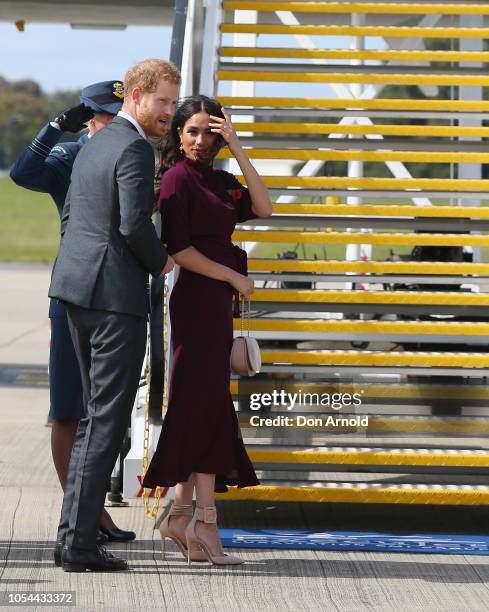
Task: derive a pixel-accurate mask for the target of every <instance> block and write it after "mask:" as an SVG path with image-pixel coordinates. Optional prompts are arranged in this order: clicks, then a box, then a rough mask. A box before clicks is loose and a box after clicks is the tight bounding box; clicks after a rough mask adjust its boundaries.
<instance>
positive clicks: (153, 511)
mask: <svg viewBox="0 0 489 612" xmlns="http://www.w3.org/2000/svg"><path fill="white" fill-rule="evenodd" d="M163 359H164V374H163V402H162V406H161V412H162V415H163V416H164V414H165V413H166V410H167V408H168V286H167V283H166V280H165V284H164V285H163ZM150 381H151V367H149V366H148V364H146V384H147V390H146V399H145V407H144V440H143V460H142V476H141V484H142V482H143V480H144V477H145V475H146V472H147V470H148V466H149V457H148V454H149V384H150ZM164 490H165V487H156V489H155V495H154V501H153V506H152V507H151V505H150V501H149V500H150V489H146V488H143V494H142V498H143V504H144V512H145V514H146V516H147V517H148V518H151V519H153V520H154V519H156V517H157V516H158V512H159V509H160V499H161V496H162V494H163V491H164Z"/></svg>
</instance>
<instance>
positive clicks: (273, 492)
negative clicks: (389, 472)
mask: <svg viewBox="0 0 489 612" xmlns="http://www.w3.org/2000/svg"><path fill="white" fill-rule="evenodd" d="M262 483H263V484H261V485H259V486H256V487H245V488H241V489H238V488H237V487H232V488H229V490H228V492H227V493H219V494H217V495H216V497H217V499H221V500H244V499H253V500H266V501H289V502H323V503H324V502H329V503H331V502H336V503H339V502H342V503H370V504H434V505H463V506H478V505H482V504H489V487H487V486H483V485H476V486H474V485H425V484H418V485H414V484H413V485H409V484H403V485H399V484H392V485H388V484H371V483H358V484H354V483H350V482H348V483H339V482H336V483H331V484H329V483H326V484H325V483H322V482H318V483H314V484H312V483H310V482H306V483H304V484H303V485H302V486H301V485H300V484H299V483H283V482H280V481H273V480H264V481H262Z"/></svg>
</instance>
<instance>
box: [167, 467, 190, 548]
mask: <svg viewBox="0 0 489 612" xmlns="http://www.w3.org/2000/svg"><path fill="white" fill-rule="evenodd" d="M194 487H195V474H190V476H189V478H188V480H187V481H186V482H179V483H178V484H177V485H176V487H175V503H174V505H175V506H192V499H193V496H194ZM170 520H171V528H172V529H174V530H175V531H176V532H177V533H178V534H179V536H180V538H181V539H182V541H183V542H185V529H186V528H187V525H188V524H189V523H190V521H191V520H192V513H190V514H188V515H187V514H174V515H172V516H171V518H170V519H169V521H170Z"/></svg>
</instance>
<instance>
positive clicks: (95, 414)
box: [58, 304, 147, 550]
mask: <svg viewBox="0 0 489 612" xmlns="http://www.w3.org/2000/svg"><path fill="white" fill-rule="evenodd" d="M66 312H67V317H68V325H69V327H70V332H71V336H72V339H73V344H74V347H75V352H76V356H77V359H78V362H79V365H80V373H81V378H82V386H83V398H84V403H85V408H86V415H87V416H86V417H85V418H83V419H81V420H80V424H79V426H78V430H77V433H76V438H75V443H74V445H73V450H72V452H71V459H70V465H69V469H68V478H67V483H66V488H65V493H64V497H63V506H62V509H61V518H60V524H59V527H58V540H65V542H66V544H67V545H68V546H73V547H75V548H81V549H87V550H91V549H94V548H95V547H96V537H97V532H98V529H99V524H100V517H101V514H102V510H103V506H104V501H105V495H106V492H107V489H108V484H109V481H110V475H111V473H112V470H113V469H114V465H115V462H116V459H117V455H118V453H119V451H120V447H121V444H122V440H123V438H124V433H125V431H126V429H127V427H128V425H129V421H130V417H131V412H132V407H133V405H134V400H135V397H136V393H137V389H138V385H139V380H140V376H141V368H142V365H143V360H144V354H145V350H146V334H147V321H146V319H144V318H142V317H137V316H134V315H129V314H123V313H117V312H107V311H103V310H90V309H86V308H81V307H79V306H75V305H73V304H66Z"/></svg>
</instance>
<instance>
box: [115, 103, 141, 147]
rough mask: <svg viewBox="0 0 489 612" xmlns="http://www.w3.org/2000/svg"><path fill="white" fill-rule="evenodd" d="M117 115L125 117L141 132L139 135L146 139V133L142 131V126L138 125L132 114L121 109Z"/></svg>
mask: <svg viewBox="0 0 489 612" xmlns="http://www.w3.org/2000/svg"><path fill="white" fill-rule="evenodd" d="M117 116H118V117H122V118H123V119H127V121H129V123H132V124H133V126H134V127H135V128H136V129H137V131H138V132H139V133H140V134H141V136H142V137H143V138H144V139H145V140H146V134H145V133H144V132H143V128H142V127H141V126H140V125H139V123H138V122H137V121H136V119H134V117H133V116H132V115H129V113H126V112H125V111H122V110H121V111H119V112H118V113H117Z"/></svg>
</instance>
